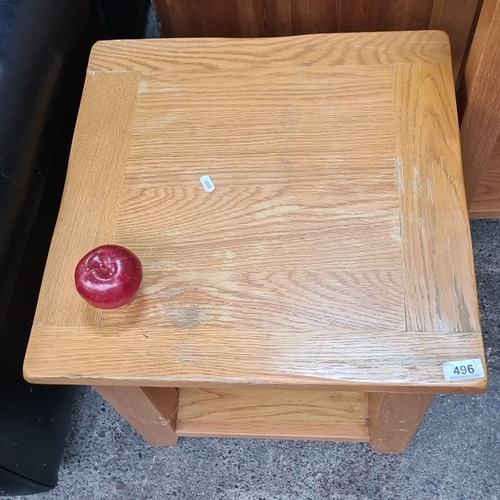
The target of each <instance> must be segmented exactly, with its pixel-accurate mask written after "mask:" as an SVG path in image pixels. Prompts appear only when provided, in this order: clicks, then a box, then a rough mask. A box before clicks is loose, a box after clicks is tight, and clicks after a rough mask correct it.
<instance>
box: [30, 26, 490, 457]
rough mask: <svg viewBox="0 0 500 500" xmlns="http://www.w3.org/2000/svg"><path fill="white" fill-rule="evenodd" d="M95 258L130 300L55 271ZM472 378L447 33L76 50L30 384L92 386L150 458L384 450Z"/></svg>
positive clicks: (474, 387) (399, 443) (471, 299)
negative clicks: (77, 74) (139, 274)
mask: <svg viewBox="0 0 500 500" xmlns="http://www.w3.org/2000/svg"><path fill="white" fill-rule="evenodd" d="M203 175H209V176H210V177H211V179H212V180H213V182H214V184H215V190H214V191H212V192H206V191H205V189H204V187H203V185H202V184H201V183H200V177H202V176H203ZM111 242H114V243H118V244H122V245H125V246H127V247H129V248H131V249H132V250H133V251H134V252H136V253H137V254H138V255H139V256H140V258H141V259H142V262H143V267H144V272H145V277H144V285H143V288H142V290H141V292H140V294H139V296H138V297H137V298H136V300H135V301H134V302H132V303H131V304H130V305H128V306H127V307H125V308H122V309H118V310H114V311H101V310H97V309H93V308H92V307H90V306H88V305H87V304H86V303H85V302H84V301H83V300H82V299H81V298H80V297H79V296H78V295H77V292H76V290H75V287H74V283H73V272H74V268H75V265H76V263H77V262H78V260H79V259H80V257H81V256H82V255H83V254H84V253H86V252H87V251H88V250H90V249H91V248H93V247H95V246H97V245H99V244H104V243H111ZM464 360H467V361H464ZM468 360H470V361H468ZM447 362H458V363H456V366H455V365H446V366H451V368H449V370H448V372H447V374H448V375H447V376H446V377H445V375H444V371H443V364H444V363H447ZM481 366H482V368H483V369H484V370H485V360H484V352H483V344H482V336H481V332H480V324H479V314H478V307H477V296H476V287H475V277H474V264H473V259H472V251H471V240H470V234H469V224H468V216H467V210H466V205H465V193H464V186H463V180H462V170H461V160H460V144H459V139H458V126H457V118H456V109H455V99H454V88H453V75H452V69H451V63H450V48H449V43H448V39H447V36H446V35H445V34H444V33H442V32H436V31H422V32H401V33H368V34H336V35H311V36H303V37H290V38H275V39H252V40H234V39H179V40H141V41H133V40H130V41H114V42H100V43H98V44H97V45H96V46H95V48H94V50H93V52H92V56H91V59H90V63H89V69H88V74H87V80H86V84H85V90H84V94H83V99H82V104H81V108H80V113H79V117H78V123H77V126H76V131H75V137H74V141H73V147H72V152H71V159H70V165H69V171H68V177H67V181H66V187H65V192H64V197H63V202H62V206H61V211H60V214H59V219H58V223H57V227H56V231H55V234H54V238H53V242H52V247H51V250H50V255H49V259H48V263H47V267H46V270H45V276H44V280H43V285H42V289H41V293H40V298H39V303H38V309H37V313H36V318H35V321H34V325H33V331H32V334H31V339H30V343H29V347H28V350H27V355H26V360H25V365H24V373H25V377H26V379H27V380H29V381H30V382H36V383H57V384H61V383H62V384H78V385H80V384H90V385H92V386H94V387H95V388H96V389H97V390H98V391H99V392H100V393H101V394H102V395H103V397H104V398H105V399H107V400H108V401H109V402H110V403H111V404H112V405H114V406H115V408H117V410H118V411H119V412H121V414H122V415H123V416H124V417H125V418H126V419H127V420H128V421H129V422H130V423H131V424H132V425H133V426H134V427H135V428H136V429H137V430H138V431H139V432H141V433H142V434H143V435H144V437H145V438H146V439H148V440H149V441H150V442H151V443H154V444H174V443H175V442H176V440H177V436H184V435H187V436H207V435H208V436H248V437H288V438H306V439H338V440H354V441H369V442H370V443H371V444H372V446H373V447H374V448H375V449H377V450H380V451H390V452H401V451H403V450H404V449H405V448H406V446H407V445H408V443H409V441H410V440H411V438H412V436H413V434H414V433H415V431H416V429H417V428H418V426H419V423H420V421H421V419H422V418H423V416H424V414H425V412H426V410H427V408H428V406H429V405H430V404H431V402H432V399H433V397H434V395H435V394H436V393H460V394H462V393H481V392H483V391H484V390H485V388H486V376H485V375H484V374H483V373H482V372H481ZM461 370H465V371H464V372H463V373H462V372H461ZM454 372H455V373H454ZM450 377H451V378H450Z"/></svg>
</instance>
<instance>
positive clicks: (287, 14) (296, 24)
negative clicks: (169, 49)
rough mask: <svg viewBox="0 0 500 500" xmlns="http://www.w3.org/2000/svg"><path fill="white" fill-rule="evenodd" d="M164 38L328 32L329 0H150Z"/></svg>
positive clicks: (333, 26) (333, 23) (332, 22)
mask: <svg viewBox="0 0 500 500" xmlns="http://www.w3.org/2000/svg"><path fill="white" fill-rule="evenodd" d="M153 4H154V6H155V8H156V11H157V13H158V18H159V19H160V24H161V26H162V34H163V36H166V37H199V36H219V37H257V36H284V35H303V34H307V33H331V32H333V31H337V29H338V25H339V22H338V14H337V2H336V1H332V0H225V1H221V0H189V1H185V0H153Z"/></svg>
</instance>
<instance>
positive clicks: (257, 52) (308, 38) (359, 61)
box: [89, 31, 450, 109]
mask: <svg viewBox="0 0 500 500" xmlns="http://www.w3.org/2000/svg"><path fill="white" fill-rule="evenodd" d="M186 43H189V50H186ZM180 54H182V57H179V55H180ZM263 59H264V60H265V61H266V64H262V62H259V61H262V60H263ZM449 59H450V44H449V42H448V37H447V36H446V35H445V34H444V33H442V32H440V31H417V32H414V31H412V32H402V33H397V34H394V33H364V34H357V33H343V34H340V35H336V36H335V38H332V35H305V36H303V37H282V38H273V39H265V40H263V39H259V38H251V39H246V40H240V39H229V40H228V39H220V38H200V39H197V40H189V41H186V40H183V39H149V40H119V41H109V42H108V41H106V42H97V43H96V44H94V47H93V48H92V57H91V59H90V61H89V70H90V71H116V72H124V71H141V72H142V73H143V75H146V74H154V75H155V76H156V77H157V78H163V79H165V78H168V75H169V74H170V75H172V74H173V73H172V72H175V74H176V75H177V76H176V78H184V79H185V80H189V79H192V78H196V75H197V72H195V71H193V68H195V67H197V68H199V71H198V75H200V74H203V75H204V77H205V78H207V77H211V76H215V77H216V76H217V73H218V72H219V71H221V70H226V71H229V70H230V71H233V72H235V73H236V72H238V71H240V70H242V69H245V70H249V69H252V70H254V71H257V70H261V71H263V72H267V74H269V73H270V70H271V69H274V70H277V69H280V70H281V69H283V68H285V69H286V70H287V71H290V70H291V69H292V70H294V71H296V70H299V69H301V71H303V72H306V71H307V69H309V70H311V71H313V72H315V71H317V70H319V69H322V70H323V71H325V70H326V69H328V71H329V72H330V76H333V75H334V74H335V73H334V71H333V67H336V66H352V65H362V66H380V65H382V66H386V65H388V64H392V63H394V64H397V63H416V62H424V63H433V62H448V61H449ZM370 71H372V70H370ZM162 72H163V76H162V74H161V73H162ZM235 73H233V79H234V78H235V77H236V76H237V75H236V74H235ZM275 73H276V71H275ZM199 78H200V76H198V79H199ZM144 85H145V84H144V82H143V86H144ZM367 88H369V87H367ZM171 90H175V88H172V89H171ZM260 97H261V98H264V97H265V94H264V95H261V96H260ZM198 109H200V108H198Z"/></svg>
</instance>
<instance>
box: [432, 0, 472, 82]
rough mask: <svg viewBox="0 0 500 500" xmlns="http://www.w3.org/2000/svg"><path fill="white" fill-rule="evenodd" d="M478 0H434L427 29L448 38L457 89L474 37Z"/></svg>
mask: <svg viewBox="0 0 500 500" xmlns="http://www.w3.org/2000/svg"><path fill="white" fill-rule="evenodd" d="M479 3H480V2H479V0H434V2H433V6H432V13H431V18H430V20H429V29H431V30H443V31H446V33H448V36H449V37H450V45H451V55H452V62H453V76H454V78H455V86H456V88H457V89H458V88H459V87H460V84H461V81H462V73H463V67H464V65H465V61H466V60H467V54H468V49H469V47H470V42H471V39H472V37H473V35H474V19H475V17H476V12H477V9H478V6H479V5H478V4H479Z"/></svg>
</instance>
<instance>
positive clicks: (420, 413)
mask: <svg viewBox="0 0 500 500" xmlns="http://www.w3.org/2000/svg"><path fill="white" fill-rule="evenodd" d="M433 399H434V395H432V394H397V393H395V394H382V393H372V394H370V395H369V415H370V444H371V445H372V447H373V448H374V449H375V450H377V451H380V452H382V453H402V452H403V451H405V449H406V447H407V446H408V444H409V443H410V441H411V440H412V438H413V436H414V435H415V432H417V429H418V428H419V426H420V422H421V421H422V419H423V418H424V415H425V413H426V412H427V409H428V408H429V406H430V405H431V403H432V401H433Z"/></svg>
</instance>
